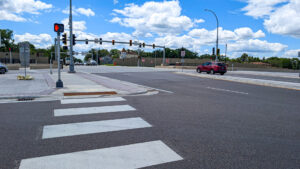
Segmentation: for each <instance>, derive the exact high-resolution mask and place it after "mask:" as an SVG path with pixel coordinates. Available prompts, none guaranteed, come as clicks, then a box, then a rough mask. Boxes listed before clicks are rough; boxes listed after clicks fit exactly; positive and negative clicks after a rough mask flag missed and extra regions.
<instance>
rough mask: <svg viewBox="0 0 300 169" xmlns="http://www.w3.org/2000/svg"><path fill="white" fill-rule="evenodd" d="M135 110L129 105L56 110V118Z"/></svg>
mask: <svg viewBox="0 0 300 169" xmlns="http://www.w3.org/2000/svg"><path fill="white" fill-rule="evenodd" d="M134 110H136V109H135V108H133V107H131V106H129V105H116V106H101V107H84V108H69V109H55V110H54V116H72V115H86V114H96V113H112V112H124V111H134Z"/></svg>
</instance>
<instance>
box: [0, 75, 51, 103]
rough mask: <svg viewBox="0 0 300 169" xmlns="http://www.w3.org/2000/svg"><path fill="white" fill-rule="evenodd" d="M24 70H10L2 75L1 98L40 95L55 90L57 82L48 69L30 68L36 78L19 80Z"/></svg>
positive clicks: (0, 84) (0, 76)
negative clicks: (37, 69) (18, 77)
mask: <svg viewBox="0 0 300 169" xmlns="http://www.w3.org/2000/svg"><path fill="white" fill-rule="evenodd" d="M18 75H24V72H23V71H9V72H8V73H6V74H4V75H3V74H2V75H0V98H1V99H5V98H17V97H40V96H43V95H49V94H51V93H52V92H54V91H55V88H54V87H55V83H54V81H53V79H52V78H51V77H50V76H49V74H48V72H46V71H35V70H28V71H27V75H31V76H33V77H34V80H17V76H18Z"/></svg>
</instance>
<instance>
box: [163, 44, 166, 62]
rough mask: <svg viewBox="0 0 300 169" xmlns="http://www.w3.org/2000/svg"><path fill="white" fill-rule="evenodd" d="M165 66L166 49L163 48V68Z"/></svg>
mask: <svg viewBox="0 0 300 169" xmlns="http://www.w3.org/2000/svg"><path fill="white" fill-rule="evenodd" d="M165 64H166V47H165V46H164V49H163V66H165Z"/></svg>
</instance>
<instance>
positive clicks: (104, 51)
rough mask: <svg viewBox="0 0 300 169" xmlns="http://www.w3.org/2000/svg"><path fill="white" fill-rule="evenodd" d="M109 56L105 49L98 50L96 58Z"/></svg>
mask: <svg viewBox="0 0 300 169" xmlns="http://www.w3.org/2000/svg"><path fill="white" fill-rule="evenodd" d="M108 55H109V52H108V50H107V49H101V50H98V56H99V57H105V56H108Z"/></svg>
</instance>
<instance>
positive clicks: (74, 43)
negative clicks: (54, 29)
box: [73, 34, 76, 46]
mask: <svg viewBox="0 0 300 169" xmlns="http://www.w3.org/2000/svg"><path fill="white" fill-rule="evenodd" d="M75 45H76V36H75V34H73V46H75Z"/></svg>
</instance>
